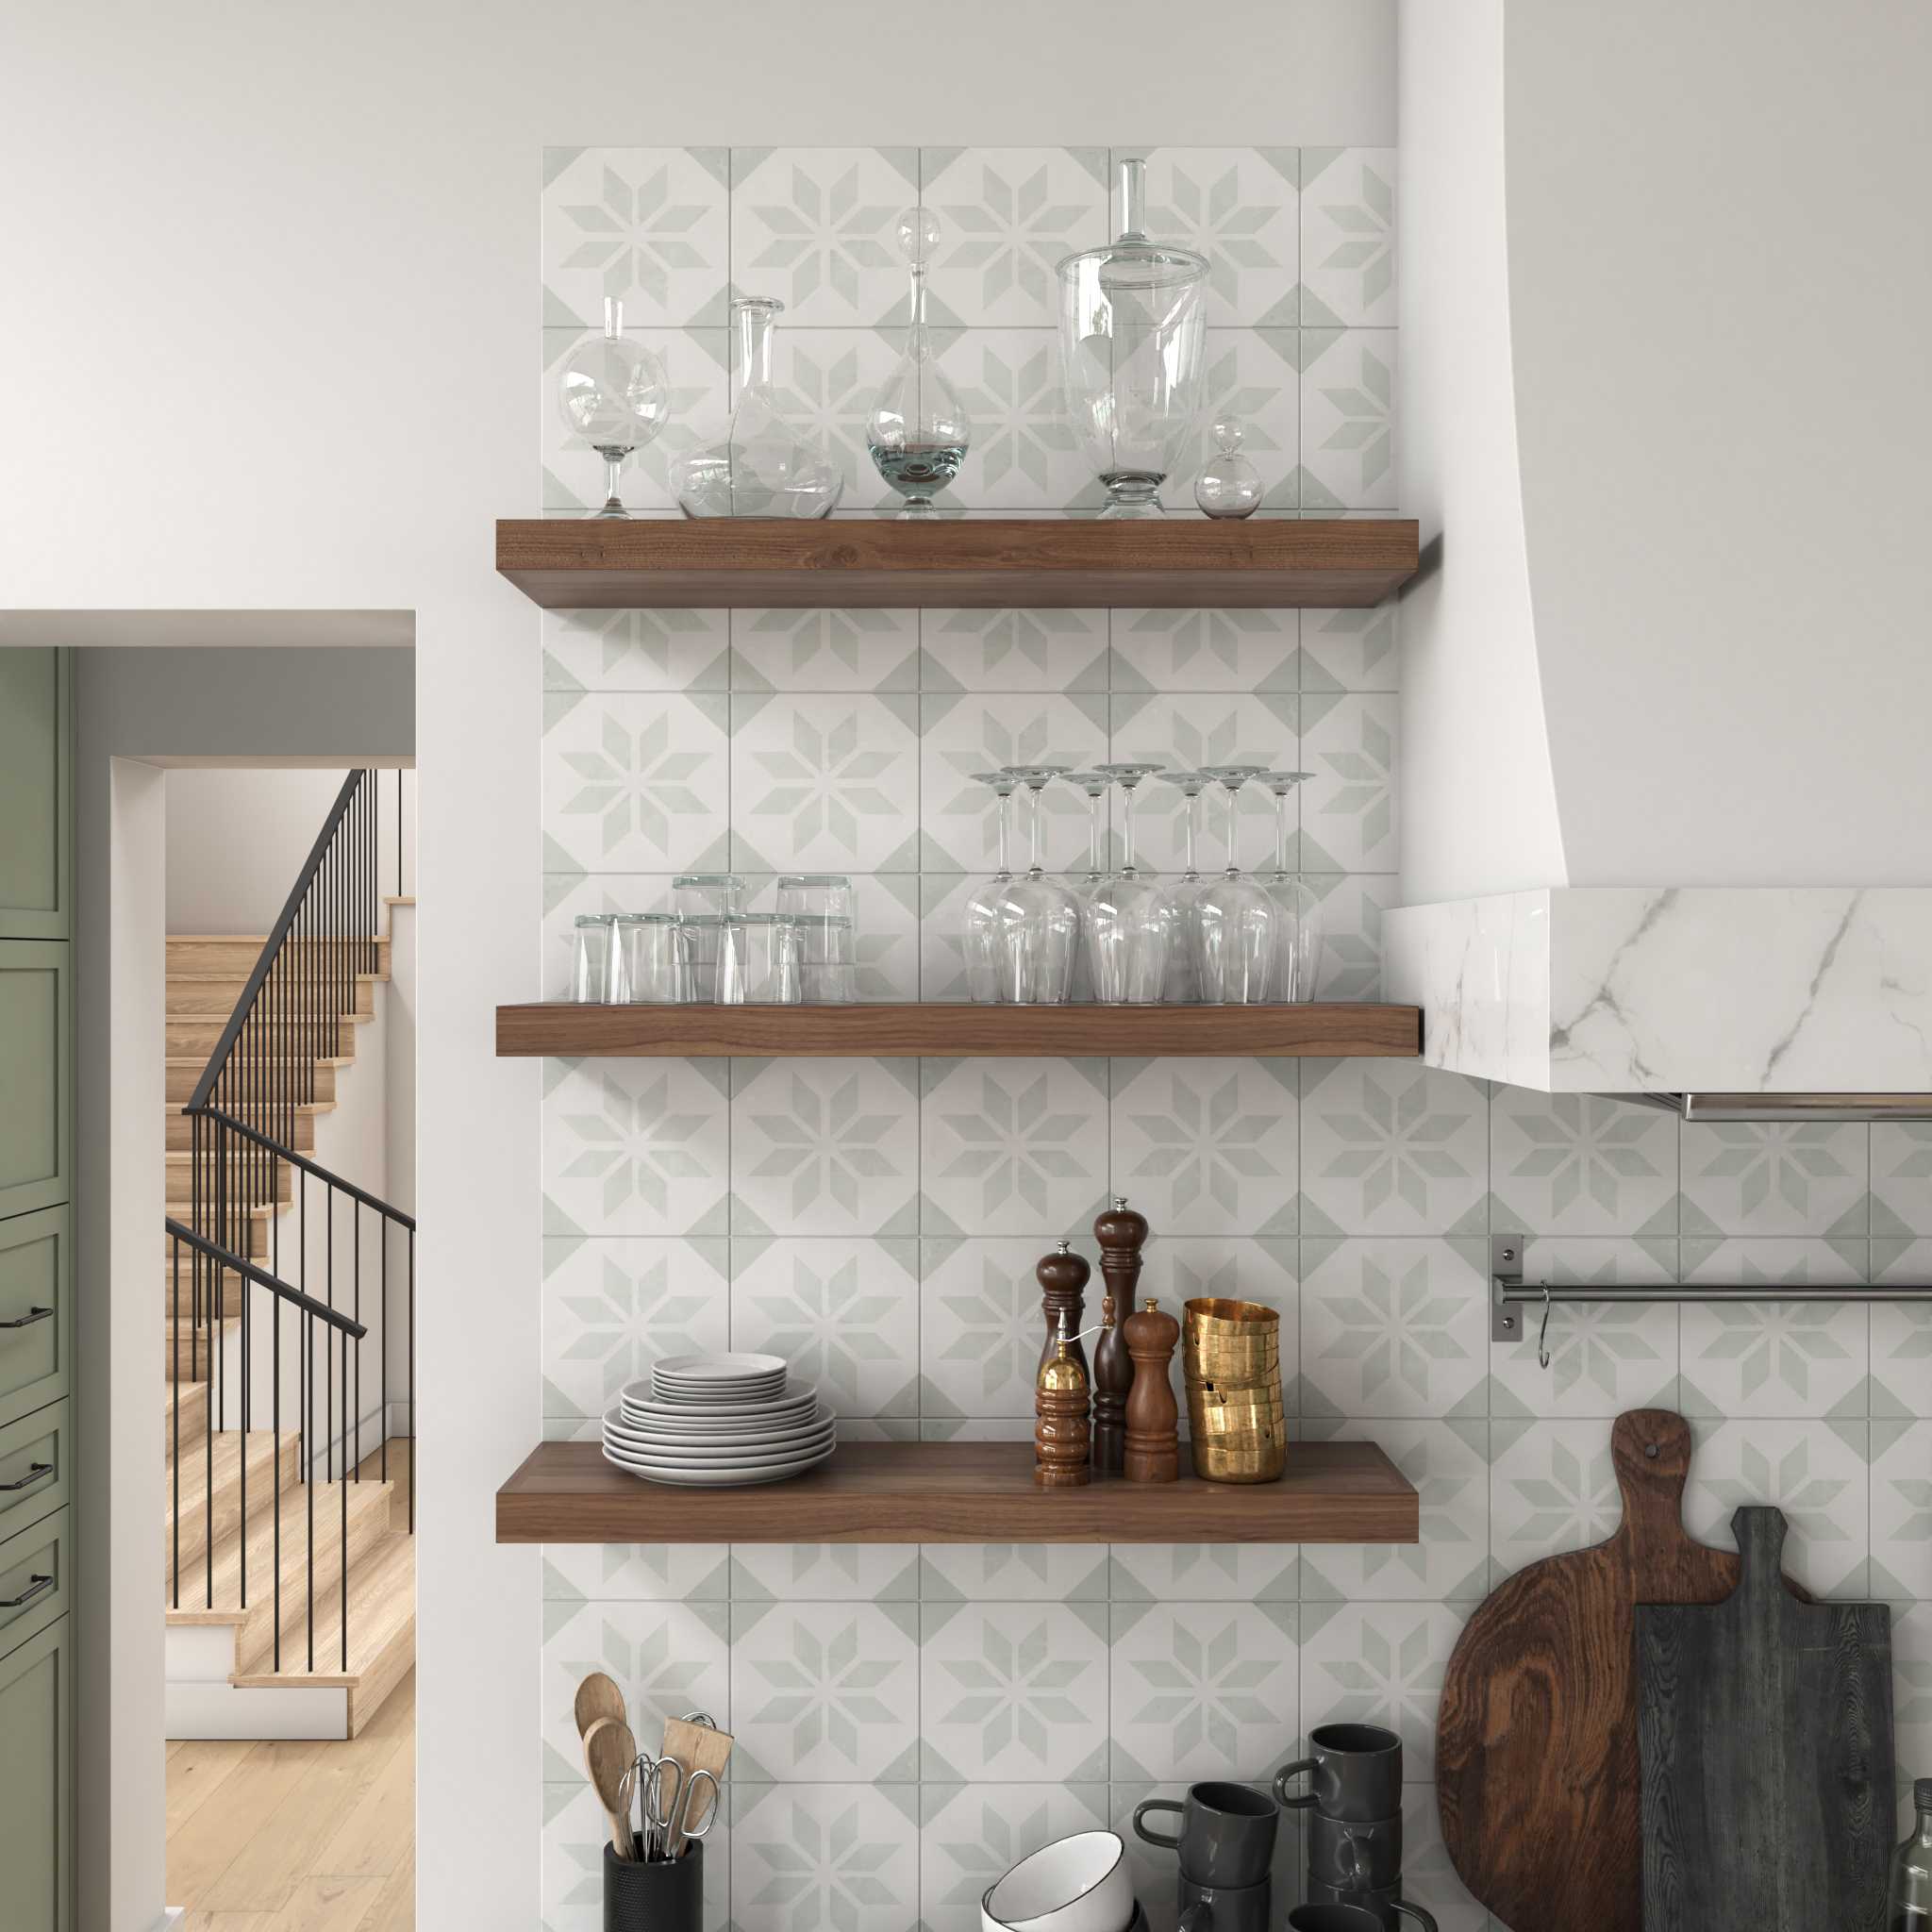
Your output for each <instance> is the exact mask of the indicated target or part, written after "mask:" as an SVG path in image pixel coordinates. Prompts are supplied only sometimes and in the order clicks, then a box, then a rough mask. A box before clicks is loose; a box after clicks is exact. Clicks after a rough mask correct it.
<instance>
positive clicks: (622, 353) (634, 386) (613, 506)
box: [557, 295, 671, 517]
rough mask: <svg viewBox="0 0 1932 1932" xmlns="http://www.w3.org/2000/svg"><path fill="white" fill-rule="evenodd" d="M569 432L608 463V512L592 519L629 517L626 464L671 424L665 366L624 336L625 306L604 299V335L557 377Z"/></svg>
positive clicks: (578, 349)
mask: <svg viewBox="0 0 1932 1932" xmlns="http://www.w3.org/2000/svg"><path fill="white" fill-rule="evenodd" d="M557 406H558V410H559V411H560V413H561V414H562V417H563V422H564V427H565V428H567V429H568V430H569V431H570V432H571V434H572V435H573V436H579V437H581V438H582V439H583V440H584V441H586V442H588V443H589V444H590V445H591V448H592V449H593V450H595V451H596V452H597V454H598V455H599V456H600V457H602V458H604V498H605V501H604V507H603V508H602V509H593V510H592V511H591V516H593V517H628V516H629V515H630V512H629V510H627V509H625V507H624V500H623V497H622V496H621V495H620V493H619V491H620V479H621V478H622V476H623V475H624V465H625V459H626V458H628V457H630V456H631V455H632V454H633V453H634V452H635V451H637V450H641V449H642V448H643V446H644V445H645V444H646V443H647V442H649V441H651V440H652V439H653V438H654V437H656V435H657V434H658V431H659V430H660V429H662V428H663V426H664V425H665V424H666V423H667V422H669V421H670V419H671V387H670V385H669V383H667V382H666V381H665V379H664V365H663V363H661V362H660V361H658V358H657V357H656V356H654V355H653V354H652V353H651V352H650V350H648V349H647V348H645V347H644V346H643V344H642V343H641V342H634V341H630V340H629V339H628V338H627V337H626V336H625V332H624V304H623V303H622V302H620V301H618V300H616V298H615V297H613V296H609V295H607V296H605V298H604V333H603V334H602V335H601V336H586V337H584V339H583V340H582V341H579V342H575V343H573V344H572V345H571V349H570V353H569V354H568V355H567V356H565V358H563V367H562V368H561V369H560V370H558V375H557Z"/></svg>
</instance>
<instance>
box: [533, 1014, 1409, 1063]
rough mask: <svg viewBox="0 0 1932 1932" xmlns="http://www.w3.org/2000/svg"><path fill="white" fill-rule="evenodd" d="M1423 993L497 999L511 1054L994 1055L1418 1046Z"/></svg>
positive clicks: (1380, 1050) (1375, 1051)
mask: <svg viewBox="0 0 1932 1932" xmlns="http://www.w3.org/2000/svg"><path fill="white" fill-rule="evenodd" d="M1422 1044H1423V1026H1422V1009H1421V1008H1419V1007H1386V1006H1369V1005H1365V1004H1356V1003H1346V1002H1340V1003H1321V1004H1311V1005H1307V1006H1292V1007H1288V1006H1284V1007H1101V1006H1087V1005H1078V1006H1064V1007H982V1006H951V1005H943V1006H942V1005H937V1004H933V1005H918V1006H915V1005H911V1004H909V1003H905V1004H899V1005H891V1004H882V1005H875V1006H871V1005H853V1006H836V1007H712V1006H689V1007H593V1006H577V1005H574V1004H571V1003H569V1002H561V1003H554V1004H549V1005H543V1006H522V1007H498V1008H497V1009H496V1051H497V1054H498V1055H499V1057H503V1058H530V1057H537V1058H553V1059H577V1058H593V1057H596V1056H600V1055H655V1056H658V1057H662V1058H677V1059H715V1058H721V1057H725V1056H730V1055H742V1056H744V1057H746V1058H799V1057H827V1058H831V1057H837V1056H839V1055H857V1056H862V1057H864V1058H897V1057H905V1058H935V1059H964V1058H985V1057H987V1056H990V1055H1001V1056H1004V1055H1052V1056H1057V1057H1074V1056H1094V1057H1101V1056H1108V1055H1119V1056H1122V1057H1146V1058H1151V1057H1153V1056H1155V1055H1171V1054H1225V1055H1240V1056H1251V1057H1255V1058H1267V1059H1281V1058H1303V1057H1307V1058H1317V1059H1353V1058H1361V1057H1363V1056H1374V1057H1376V1058H1384V1059H1414V1058H1416V1057H1417V1056H1418V1055H1419V1054H1420V1053H1421V1052H1422Z"/></svg>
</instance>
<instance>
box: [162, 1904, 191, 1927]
mask: <svg viewBox="0 0 1932 1932" xmlns="http://www.w3.org/2000/svg"><path fill="white" fill-rule="evenodd" d="M187 1916H188V1907H186V1906H163V1907H161V1916H160V1917H159V1918H158V1920H157V1921H156V1922H155V1932H171V1928H172V1927H174V1926H175V1925H178V1924H180V1923H181V1921H182V1920H183V1919H185V1918H186V1917H187Z"/></svg>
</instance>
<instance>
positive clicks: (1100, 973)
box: [1084, 764, 1174, 1007]
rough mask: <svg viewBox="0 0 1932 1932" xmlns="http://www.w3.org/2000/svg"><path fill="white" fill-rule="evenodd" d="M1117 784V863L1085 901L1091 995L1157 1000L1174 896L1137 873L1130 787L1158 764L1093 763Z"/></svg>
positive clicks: (1111, 1001) (1106, 999)
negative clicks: (1091, 968)
mask: <svg viewBox="0 0 1932 1932" xmlns="http://www.w3.org/2000/svg"><path fill="white" fill-rule="evenodd" d="M1093 769H1094V770H1095V771H1096V772H1104V773H1106V774H1107V775H1108V777H1109V778H1111V779H1112V780H1113V782H1114V783H1115V784H1116V785H1118V786H1119V787H1120V788H1121V801H1122V802H1121V863H1120V866H1119V868H1118V870H1116V871H1114V872H1112V873H1109V874H1108V876H1107V877H1106V879H1104V880H1103V881H1102V883H1101V885H1100V887H1099V888H1098V890H1097V891H1095V892H1094V894H1093V896H1092V897H1091V899H1089V900H1088V901H1087V904H1086V907H1085V908H1084V911H1085V924H1086V931H1087V950H1088V957H1089V958H1090V959H1091V961H1092V967H1093V997H1094V998H1095V999H1096V1000H1099V1001H1102V1002H1103V1003H1104V1004H1106V1005H1108V1006H1131V1007H1148V1006H1158V1004H1159V1002H1160V995H1161V989H1162V988H1163V987H1164V986H1165V985H1166V982H1167V959H1168V953H1169V950H1170V948H1171V947H1172V945H1173V941H1174V901H1173V899H1172V898H1171V897H1170V896H1169V894H1168V893H1167V891H1165V889H1164V888H1163V887H1162V886H1161V885H1160V884H1159V882H1158V880H1156V879H1151V878H1144V877H1142V876H1141V872H1140V870H1139V868H1138V866H1137V865H1136V864H1135V858H1134V792H1135V791H1136V790H1137V789H1138V787H1139V786H1140V783H1141V780H1142V779H1143V778H1151V777H1153V776H1154V775H1155V774H1157V773H1158V771H1159V770H1160V767H1159V766H1158V765H1136V764H1108V765H1096V766H1094V768H1093Z"/></svg>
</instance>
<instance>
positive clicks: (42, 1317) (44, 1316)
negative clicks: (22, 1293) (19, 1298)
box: [0, 1308, 54, 1328]
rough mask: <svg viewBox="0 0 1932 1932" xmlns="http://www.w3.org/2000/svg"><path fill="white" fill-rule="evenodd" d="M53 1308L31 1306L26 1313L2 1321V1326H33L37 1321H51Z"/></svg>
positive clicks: (0, 1323)
mask: <svg viewBox="0 0 1932 1932" xmlns="http://www.w3.org/2000/svg"><path fill="white" fill-rule="evenodd" d="M53 1319H54V1311H53V1309H52V1308H29V1309H28V1310H27V1311H26V1313H25V1314H24V1315H16V1316H15V1317H14V1318H13V1320H12V1321H10V1322H0V1328H31V1327H32V1326H33V1325H34V1324H35V1323H36V1322H51V1321H52V1320H53Z"/></svg>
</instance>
